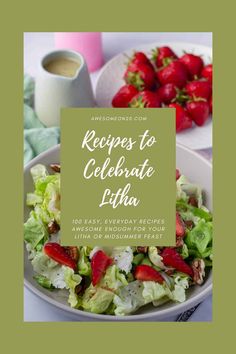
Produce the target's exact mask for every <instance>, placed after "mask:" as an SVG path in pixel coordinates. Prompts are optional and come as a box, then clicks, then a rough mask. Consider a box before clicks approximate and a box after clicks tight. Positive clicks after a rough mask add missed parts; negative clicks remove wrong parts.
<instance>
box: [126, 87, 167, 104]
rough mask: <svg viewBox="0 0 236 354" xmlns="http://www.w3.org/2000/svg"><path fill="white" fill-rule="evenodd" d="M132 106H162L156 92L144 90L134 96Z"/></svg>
mask: <svg viewBox="0 0 236 354" xmlns="http://www.w3.org/2000/svg"><path fill="white" fill-rule="evenodd" d="M129 107H131V108H155V107H161V101H160V99H159V96H158V95H157V93H156V92H152V91H147V90H146V91H142V92H139V93H138V94H137V95H136V96H134V97H133V99H132V101H131V102H130V104H129Z"/></svg>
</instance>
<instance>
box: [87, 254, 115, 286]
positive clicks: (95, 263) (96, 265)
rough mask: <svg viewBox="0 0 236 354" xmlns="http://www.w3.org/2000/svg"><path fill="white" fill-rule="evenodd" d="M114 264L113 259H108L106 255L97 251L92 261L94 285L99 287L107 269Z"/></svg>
mask: <svg viewBox="0 0 236 354" xmlns="http://www.w3.org/2000/svg"><path fill="white" fill-rule="evenodd" d="M112 263H113V260H112V258H110V257H108V256H107V255H106V253H104V252H103V251H101V250H99V251H97V252H96V253H95V254H94V255H93V257H92V260H91V268H92V284H93V286H95V285H97V284H98V283H99V281H100V280H101V278H102V276H103V275H104V273H105V271H106V269H107V268H108V267H109V266H110V265H111V264H112Z"/></svg>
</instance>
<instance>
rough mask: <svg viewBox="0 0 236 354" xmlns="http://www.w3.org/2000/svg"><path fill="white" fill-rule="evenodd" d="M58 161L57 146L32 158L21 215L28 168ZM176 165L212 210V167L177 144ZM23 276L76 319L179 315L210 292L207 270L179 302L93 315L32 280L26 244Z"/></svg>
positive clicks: (28, 188)
mask: <svg viewBox="0 0 236 354" xmlns="http://www.w3.org/2000/svg"><path fill="white" fill-rule="evenodd" d="M59 161H60V145H57V146H55V147H53V148H51V149H49V150H48V151H46V152H44V153H42V154H40V155H39V156H37V157H36V158H35V159H33V160H32V161H31V162H30V163H29V164H28V165H27V166H26V167H25V171H24V194H25V195H24V198H25V199H24V200H25V203H24V205H25V208H24V218H25V220H27V218H28V216H29V212H30V208H29V207H27V206H26V195H27V193H29V192H32V191H33V190H34V185H33V181H32V176H31V173H30V169H31V168H32V167H33V166H35V165H36V164H43V165H45V166H49V165H50V164H53V163H57V162H59ZM176 166H177V167H178V169H179V170H180V171H181V173H183V174H184V175H185V176H187V177H188V179H189V180H190V181H191V182H192V183H195V184H197V185H199V186H201V188H202V190H203V192H204V205H206V207H207V208H208V209H209V210H211V211H212V166H211V163H210V162H209V161H207V160H205V159H204V158H203V157H201V156H200V155H199V154H197V153H196V152H193V151H192V150H189V149H188V148H186V147H184V146H182V145H179V144H177V146H176ZM24 275H25V280H24V284H25V286H26V287H27V288H28V289H29V290H30V291H31V292H33V293H34V294H35V295H37V296H38V297H40V298H41V299H42V300H44V301H46V302H48V303H49V304H51V305H53V306H56V307H57V308H58V311H60V310H62V311H65V312H67V313H68V314H70V315H71V317H72V318H76V319H77V320H78V321H125V322H127V321H162V320H164V319H167V318H170V317H171V316H175V315H178V314H180V313H181V312H183V311H186V310H188V309H190V308H191V307H193V306H195V305H197V304H199V303H200V302H202V301H203V300H204V299H205V298H206V297H207V296H208V295H210V293H211V291H212V271H211V270H210V271H208V272H207V275H206V277H205V279H204V283H203V284H202V285H200V286H198V285H194V286H191V287H190V288H189V289H187V291H186V300H185V301H184V302H181V303H175V302H166V303H164V304H162V305H161V306H159V307H154V306H153V305H145V306H142V307H141V308H140V309H139V310H137V311H136V312H135V313H134V314H131V315H126V316H119V315H115V316H114V315H108V314H96V313H91V312H86V311H82V310H79V309H75V308H71V307H70V306H69V304H68V291H67V290H64V289H63V290H61V289H54V290H53V291H50V290H48V289H45V288H43V287H41V286H40V285H39V284H38V283H37V282H36V281H35V279H34V271H33V267H32V264H31V262H30V260H29V259H28V252H27V250H26V247H25V249H24Z"/></svg>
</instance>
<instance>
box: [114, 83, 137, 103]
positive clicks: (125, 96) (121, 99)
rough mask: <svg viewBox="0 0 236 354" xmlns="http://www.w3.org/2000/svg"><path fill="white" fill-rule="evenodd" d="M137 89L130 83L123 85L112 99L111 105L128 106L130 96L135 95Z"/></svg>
mask: <svg viewBox="0 0 236 354" xmlns="http://www.w3.org/2000/svg"><path fill="white" fill-rule="evenodd" d="M137 93H138V90H137V89H136V87H134V86H132V85H124V86H122V87H121V88H120V89H119V91H118V92H117V93H116V94H115V96H114V97H113V99H112V106H113V107H128V105H129V102H130V101H131V100H132V98H133V97H134V96H135V95H137Z"/></svg>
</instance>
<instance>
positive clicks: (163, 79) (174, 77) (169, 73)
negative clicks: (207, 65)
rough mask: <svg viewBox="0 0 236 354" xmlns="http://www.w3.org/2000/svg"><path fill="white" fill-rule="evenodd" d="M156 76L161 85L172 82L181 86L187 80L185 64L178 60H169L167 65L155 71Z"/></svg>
mask: <svg viewBox="0 0 236 354" xmlns="http://www.w3.org/2000/svg"><path fill="white" fill-rule="evenodd" d="M157 78H158V80H159V81H160V83H161V84H162V85H165V84H169V83H172V84H174V85H175V86H177V87H178V88H183V87H184V86H185V84H186V82H187V78H188V73H187V69H186V67H185V65H184V64H183V63H181V62H180V61H179V60H175V61H171V62H170V61H169V60H167V65H166V66H164V67H162V68H161V69H159V70H158V71H157Z"/></svg>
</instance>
